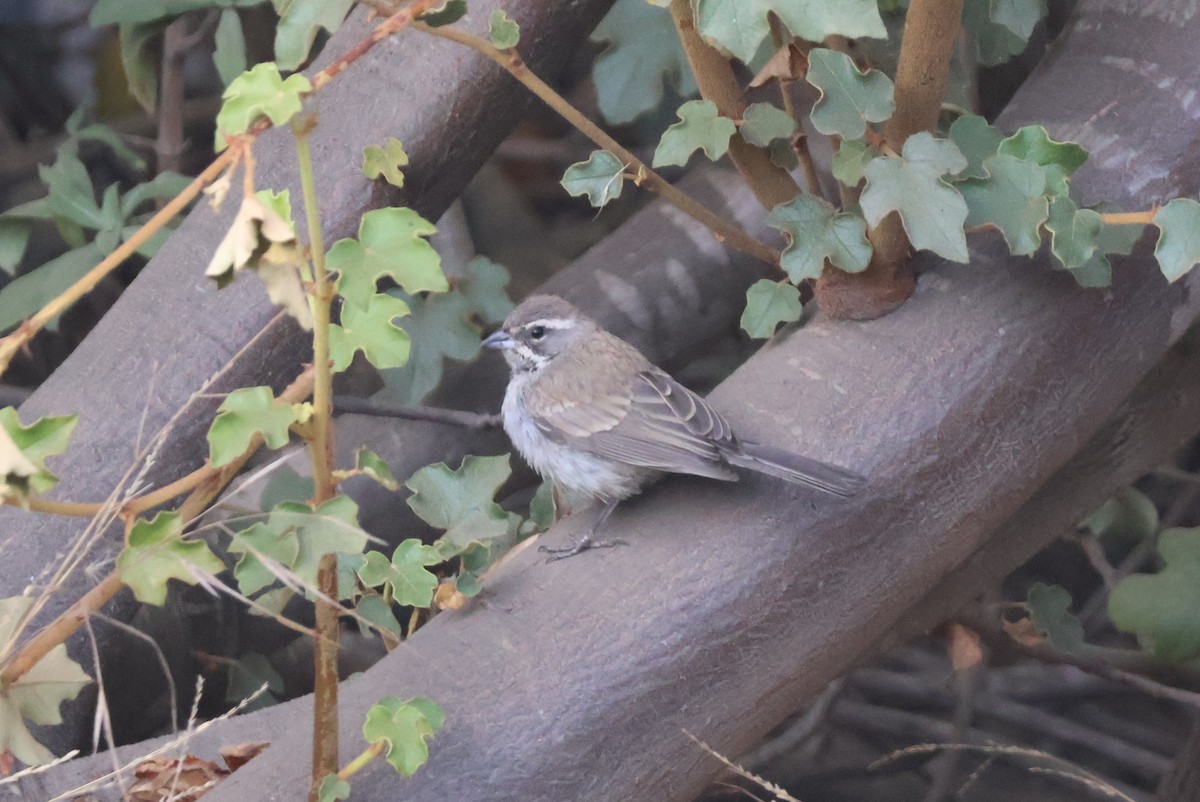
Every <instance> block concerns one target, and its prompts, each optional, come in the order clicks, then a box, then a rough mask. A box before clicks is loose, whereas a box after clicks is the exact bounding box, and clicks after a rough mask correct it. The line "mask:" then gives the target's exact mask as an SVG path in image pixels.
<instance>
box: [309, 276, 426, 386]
mask: <svg viewBox="0 0 1200 802" xmlns="http://www.w3.org/2000/svg"><path fill="white" fill-rule="evenodd" d="M408 312H409V309H408V304H406V303H404V301H402V300H400V299H399V298H397V297H395V296H393V295H388V294H386V293H376V294H375V295H372V296H371V298H370V300H369V301H367V305H366V307H358V306H355V305H352V304H346V305H345V306H343V307H342V323H341V325H340V326H339V325H337V324H331V325H330V326H329V357H330V359H332V360H333V369H334V370H335V371H343V370H345V369H346V368H348V367H350V363H351V362H352V361H353V360H354V353H355V352H356V351H362V352H363V356H365V357H366V358H367V360H368V361H369V362H370V363H371V364H372V365H374V366H375V367H377V368H398V367H400V366H401V365H403V364H404V363H405V362H407V361H408V352H409V347H410V345H411V342H412V340H411V338H410V337H409V336H408V332H407V331H405V330H404V329H402V328H400V327H399V326H397V325H396V324H395V323H394V322H393V321H395V319H396V318H399V317H404V316H405V315H407V314H408Z"/></svg>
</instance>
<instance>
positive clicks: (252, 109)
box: [216, 61, 312, 153]
mask: <svg viewBox="0 0 1200 802" xmlns="http://www.w3.org/2000/svg"><path fill="white" fill-rule="evenodd" d="M311 91H312V84H311V83H310V82H309V80H308V79H307V78H305V77H304V76H303V75H299V74H297V75H289V76H288V77H287V80H284V78H283V76H281V75H280V74H279V67H278V66H276V65H275V63H274V62H270V61H264V62H262V63H261V64H256V65H254V67H252V68H251V69H250V70H248V71H246V72H244V73H242V74H241V75H239V76H238V77H237V78H234V79H233V80H232V81H230V83H229V86H228V87H226V88H225V92H224V94H222V95H221V98H222V99H223V100H224V103H222V104H221V110H220V111H219V112H217V133H216V150H217V152H218V153H220V152H221V151H223V150H225V148H226V147H227V145H228V143H227V142H226V138H227V137H230V136H238V135H240V134H244V133H246V132H247V131H249V130H250V126H252V125H254V123H255V122H257V121H258V118H259V117H266V118H267V119H269V120H270V121H271V123H272V124H273V125H282V124H283V123H285V122H287V121H288V120H290V119H291V118H292V117H293V116H295V115H296V114H297V113H298V112H299V111H300V107H301V105H302V98H303V96H304V95H306V94H308V93H309V92H311Z"/></svg>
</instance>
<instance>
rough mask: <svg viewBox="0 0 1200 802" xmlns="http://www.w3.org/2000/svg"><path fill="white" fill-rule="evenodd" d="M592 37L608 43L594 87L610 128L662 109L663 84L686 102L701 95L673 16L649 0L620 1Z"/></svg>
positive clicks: (598, 62)
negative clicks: (648, 112)
mask: <svg viewBox="0 0 1200 802" xmlns="http://www.w3.org/2000/svg"><path fill="white" fill-rule="evenodd" d="M591 38H592V40H593V41H597V42H608V47H607V48H606V49H605V51H604V52H603V53H601V54H600V55H599V56H597V57H596V59H595V61H593V62H592V82H593V83H595V85H596V102H597V104H598V105H599V106H600V113H601V114H603V115H604V119H605V120H607V121H608V122H609V123H611V124H613V125H620V124H622V123H627V122H632V121H633V120H634V119H635V118H637V117H638V116H639V115H641V114H644V113H645V112H647V111H652V110H654V109H656V108H658V104H659V103H660V102H662V99H663V86H664V84H667V85H670V86H671V87H672V89H673V90H674V91H675V93H676V94H677V95H679V96H681V97H687V96H689V95H692V94H694V93H695V92H696V81H695V78H693V77H692V68H691V67H690V66H689V65H688V61H687V56H686V55H685V54H684V52H683V46H682V45H680V43H679V35H678V34H677V33H676V32H675V25H674V24H673V23H672V22H671V16H670V15H669V14H667V13H666V12H664V11H663V10H661V9H658V8H655V7H654V6H653V5H651V4H649V3H647V2H645V0H617V2H615V3H613V6H612V8H611V9H610V10H609V12H608V13H607V14H606V15H605V16H604V19H602V20H601V21H600V24H599V25H597V26H596V30H595V31H593V32H592V37H591ZM572 194H575V193H572ZM614 197H615V196H614ZM593 205H595V204H593Z"/></svg>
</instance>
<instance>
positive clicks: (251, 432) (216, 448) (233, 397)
mask: <svg viewBox="0 0 1200 802" xmlns="http://www.w3.org/2000/svg"><path fill="white" fill-rule="evenodd" d="M295 422H296V410H295V407H293V406H292V405H291V404H289V403H287V402H286V401H281V400H279V399H278V398H276V397H275V394H274V393H273V392H271V388H270V387H243V388H240V389H238V390H234V391H233V392H232V393H230V394H229V395H227V396H226V397H225V400H224V401H222V402H221V406H220V407H218V408H217V416H216V418H214V419H213V422H212V426H210V427H209V429H208V452H209V459H210V461H211V462H212V465H213V467H214V468H219V467H221V466H222V465H228V464H229V463H230V462H233V460H235V459H237V458H238V457H240V456H241V455H242V454H243V453H245V451H246V449H247V448H249V447H250V441H251V440H253V439H254V437H255V435H261V436H262V438H263V442H265V443H266V444H267V446H268V447H269V448H283V447H284V446H285V445H287V441H288V435H289V427H291V425H292V424H293V423H295Z"/></svg>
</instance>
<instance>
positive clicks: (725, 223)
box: [413, 22, 779, 265]
mask: <svg viewBox="0 0 1200 802" xmlns="http://www.w3.org/2000/svg"><path fill="white" fill-rule="evenodd" d="M413 27H414V28H415V29H417V30H419V31H424V32H425V33H428V34H432V35H433V36H438V37H440V38H442V39H449V40H450V41H452V42H458V43H459V44H462V45H466V46H467V47H470V48H471V49H473V50H475V51H477V52H479V53H481V54H483V55H485V56H487V57H488V58H490V59H491V60H492V61H494V62H496V63H497V64H499V65H500V66H501V67H503V68H504V69H505V70H507V71H508V72H509V73H510V74H511V75H512V76H513V77H514V78H516V79H517V80H518V81H520V82H521V83H522V84H523V85H524V86H525V87H526V88H527V89H529V90H530V91H531V92H533V93H534V94H535V95H537V96H538V97H539V98H540V99H541V100H542V101H543V102H545V103H546V105H548V106H550V108H552V109H554V110H555V111H556V112H558V113H559V115H561V116H562V118H563V119H565V120H566V121H567V122H569V123H570V124H571V125H573V126H575V128H577V129H578V130H579V131H580V132H581V133H582V134H583V135H584V136H586V137H587V138H588V139H590V140H592V142H594V143H595V144H596V145H598V146H599V147H601V148H603V149H604V150H606V151H608V152H609V153H611V154H613V155H614V156H616V157H617V158H618V159H619V160H620V161H621V164H623V165H625V169H626V171H627V172H629V173H630V174H631V175H632V176H633V180H634V182H635V183H636V184H638V185H639V186H644V187H646V188H647V189H649V190H650V191H651V192H654V193H655V194H657V195H658V196H659V197H661V198H662V199H663V200H666V201H667V202H669V203H670V204H672V205H673V206H676V207H678V208H679V209H680V210H681V211H683V212H684V213H685V214H687V215H688V216H689V217H692V218H693V219H695V220H697V221H699V222H700V223H703V224H704V225H705V226H707V227H708V228H709V229H710V230H711V231H712V232H713V235H714V236H716V238H717V239H718V240H721V241H722V242H725V243H727V244H728V245H729V246H730V247H732V248H736V249H737V250H739V251H742V252H744V253H748V254H750V255H751V256H753V257H755V258H757V259H761V260H762V261H763V262H766V263H767V264H769V265H778V264H779V251H777V250H775V249H774V248H770V247H768V246H766V245H764V244H763V243H761V242H759V241H758V240H756V239H754V238H753V237H751V236H750V235H749V234H747V233H746V232H745V231H743V230H742V229H741V228H740V227H738V226H736V225H734V224H733V223H731V222H730V221H729V220H727V219H725V218H724V217H721V216H720V215H719V214H717V213H715V212H713V211H711V210H709V209H708V208H706V207H705V206H703V205H702V204H700V203H699V202H697V201H696V200H695V199H694V198H692V197H691V196H690V195H688V194H686V193H685V192H682V191H681V190H679V189H677V188H676V187H675V186H674V185H673V184H671V183H670V182H669V181H667V180H666V179H665V178H663V177H662V176H660V175H659V174H658V173H656V172H654V171H653V170H651V169H650V168H649V167H648V166H647V165H646V164H645V163H643V162H642V161H641V160H640V159H639V158H637V157H636V156H634V155H633V154H632V153H630V152H629V151H628V150H626V149H625V148H623V147H621V145H620V144H619V143H618V142H617V141H616V140H615V139H613V138H612V137H611V136H609V135H608V134H607V133H606V132H605V131H604V130H603V129H602V128H600V127H599V126H598V125H596V124H595V123H593V122H592V121H591V120H589V119H588V118H587V117H585V116H584V115H583V114H582V113H581V112H580V111H579V110H578V109H577V108H575V107H574V106H572V105H571V104H570V103H568V102H567V100H566V99H565V98H563V96H562V95H560V94H558V93H557V92H555V91H554V90H553V89H552V88H551V87H550V85H549V84H547V83H546V82H545V81H543V80H542V79H541V78H539V77H538V76H537V75H535V74H534V73H533V72H532V71H531V70H530V69H529V68H528V67H527V66H526V65H525V62H524V61H523V60H522V59H521V56H520V55H519V54H518V53H517V52H516V51H515V50H498V49H496V48H495V47H493V46H492V45H491V43H490V42H488V41H487V40H485V39H482V38H480V37H478V36H475V35H474V34H471V33H467V32H466V31H464V30H461V29H460V28H456V27H454V26H453V25H443V26H442V27H440V28H431V27H429V26H428V25H425V24H424V23H420V22H418V23H415V24H414V25H413Z"/></svg>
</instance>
